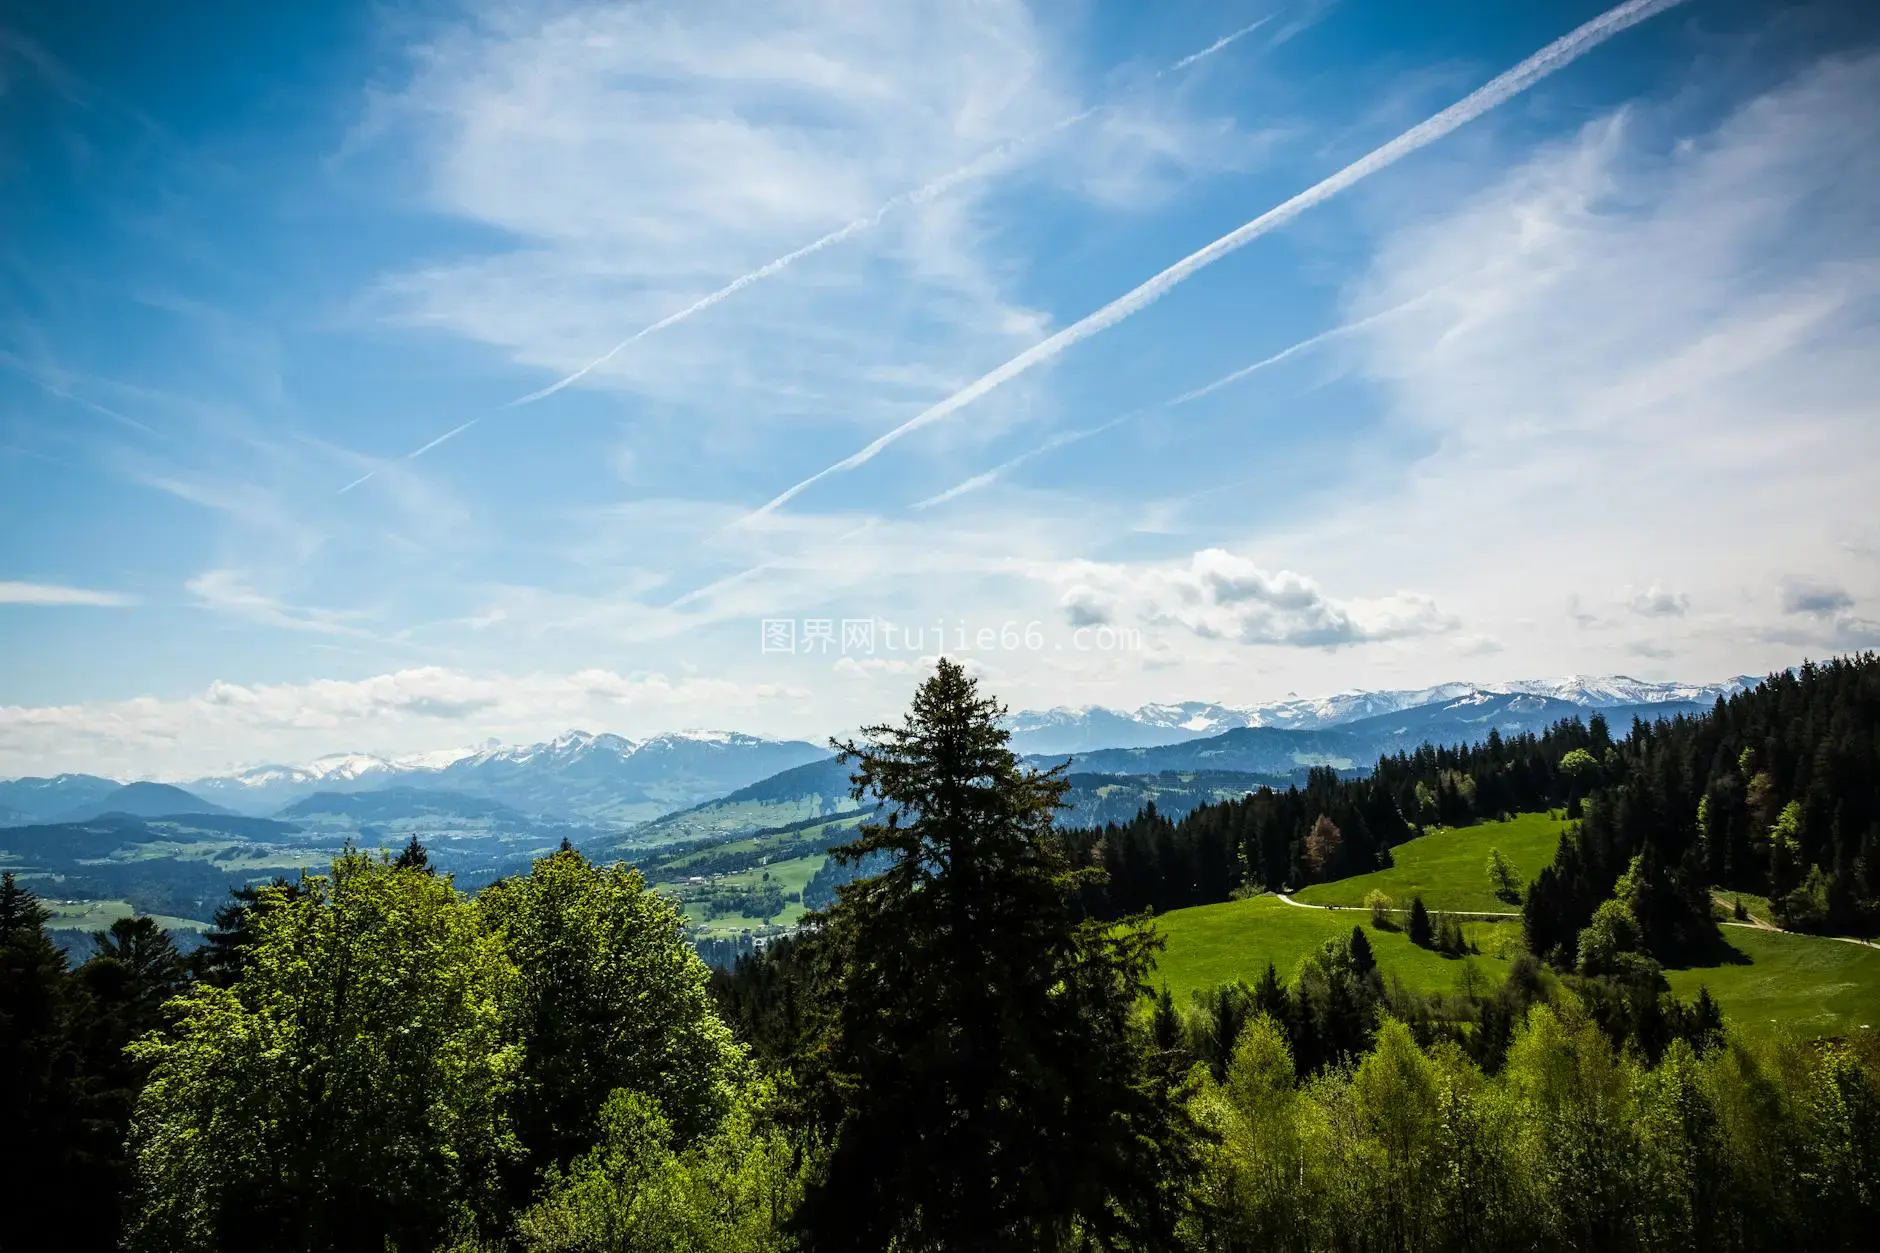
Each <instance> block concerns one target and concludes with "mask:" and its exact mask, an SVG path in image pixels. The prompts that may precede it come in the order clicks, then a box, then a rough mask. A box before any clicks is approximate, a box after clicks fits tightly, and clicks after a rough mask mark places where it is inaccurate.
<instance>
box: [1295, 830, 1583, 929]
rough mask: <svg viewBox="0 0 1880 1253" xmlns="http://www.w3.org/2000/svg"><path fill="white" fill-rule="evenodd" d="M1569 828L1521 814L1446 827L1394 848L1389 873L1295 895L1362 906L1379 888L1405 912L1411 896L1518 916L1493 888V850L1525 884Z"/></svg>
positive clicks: (1455, 909) (1438, 905) (1458, 909)
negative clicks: (1490, 873)
mask: <svg viewBox="0 0 1880 1253" xmlns="http://www.w3.org/2000/svg"><path fill="white" fill-rule="evenodd" d="M1565 828H1566V823H1565V821H1564V820H1563V819H1562V818H1561V817H1560V816H1558V815H1557V814H1519V815H1516V816H1515V817H1513V818H1510V819H1509V820H1508V821H1506V822H1479V823H1476V824H1475V825H1474V826H1471V827H1444V828H1442V829H1440V830H1436V831H1432V832H1430V833H1429V834H1428V835H1425V836H1420V837H1418V838H1417V839H1414V840H1409V841H1407V842H1405V843H1403V844H1399V845H1398V846H1397V847H1395V848H1393V849H1392V850H1391V857H1392V859H1393V860H1394V862H1395V864H1394V865H1393V866H1391V867H1390V869H1388V870H1375V871H1372V872H1371V873H1370V874H1361V875H1354V876H1353V877H1351V878H1349V879H1339V880H1337V881H1336V882H1333V883H1314V884H1312V885H1311V886H1310V887H1306V888H1302V889H1300V890H1299V891H1298V892H1296V893H1294V894H1293V897H1294V899H1295V900H1300V901H1305V902H1306V903H1308V904H1312V905H1362V904H1364V898H1365V896H1366V895H1367V894H1368V893H1370V892H1372V891H1374V890H1376V891H1382V892H1383V893H1384V894H1385V895H1386V896H1388V897H1390V898H1391V902H1392V904H1394V905H1396V906H1397V907H1398V908H1400V909H1401V908H1408V907H1409V904H1410V898H1411V897H1413V896H1421V897H1422V898H1423V903H1424V904H1425V905H1426V906H1428V907H1429V908H1431V909H1446V910H1448V911H1450V912H1451V913H1512V912H1518V911H1519V910H1520V908H1521V907H1520V906H1519V905H1518V904H1514V905H1511V904H1509V903H1508V902H1506V901H1504V900H1502V899H1501V898H1500V897H1498V896H1496V895H1495V892H1494V889H1493V887H1491V886H1490V884H1489V879H1488V850H1489V849H1491V848H1497V849H1500V850H1501V855H1502V856H1503V857H1505V858H1507V859H1508V861H1509V862H1511V863H1512V864H1513V866H1514V869H1515V875H1516V877H1517V878H1518V879H1519V880H1520V881H1521V883H1522V884H1524V885H1525V884H1527V883H1530V882H1532V881H1533V879H1534V876H1535V875H1537V874H1539V873H1540V872H1541V869H1542V867H1544V866H1547V865H1549V864H1550V863H1552V861H1553V860H1554V850H1555V849H1556V848H1558V847H1559V846H1560V833H1561V832H1562V831H1563V830H1564V829H1565Z"/></svg>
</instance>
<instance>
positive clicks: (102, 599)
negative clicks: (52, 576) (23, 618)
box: [0, 582, 138, 609]
mask: <svg viewBox="0 0 1880 1253" xmlns="http://www.w3.org/2000/svg"><path fill="white" fill-rule="evenodd" d="M137 603H138V602H137V598H136V597H135V596H129V595H126V594H124V593H122V592H101V591H97V590H95V589H93V588H88V587H66V586H63V585H61V584H57V583H9V582H0V605H50V606H56V605H90V606H96V607H101V608H114V609H115V608H123V607H125V606H128V605H135V604H137Z"/></svg>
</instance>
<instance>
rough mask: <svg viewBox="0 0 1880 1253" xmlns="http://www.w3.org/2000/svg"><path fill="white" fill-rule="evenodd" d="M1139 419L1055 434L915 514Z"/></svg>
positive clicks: (943, 494)
mask: <svg viewBox="0 0 1880 1253" xmlns="http://www.w3.org/2000/svg"><path fill="white" fill-rule="evenodd" d="M1137 416H1138V414H1135V413H1126V414H1124V415H1123V416H1122V417H1120V418H1111V419H1110V420H1109V421H1108V422H1105V423H1103V424H1102V425H1100V426H1092V427H1086V428H1085V429H1083V430H1081V431H1066V432H1065V433H1064V434H1062V435H1055V436H1053V437H1052V438H1050V439H1047V440H1046V441H1045V442H1044V443H1042V444H1040V445H1038V446H1037V447H1036V448H1033V449H1031V450H1030V451H1029V452H1022V453H1020V454H1018V456H1016V457H1014V458H1012V459H1011V460H1010V461H1007V462H1004V463H1002V464H1000V465H996V466H993V467H992V468H991V469H990V470H987V471H985V472H984V473H981V474H975V475H974V476H973V477H972V478H970V479H966V480H964V481H962V482H959V483H955V484H954V485H953V486H952V487H949V488H947V489H946V490H945V491H944V492H941V493H940V494H939V495H937V496H929V497H928V498H927V499H925V500H922V501H918V502H916V503H915V504H914V506H913V508H914V510H915V511H916V512H919V511H921V510H923V509H931V508H933V507H934V506H935V505H944V504H946V503H947V502H948V501H949V500H953V499H955V498H957V497H960V496H964V495H966V493H968V492H976V491H978V490H979V489H980V488H982V487H985V486H986V485H987V484H989V483H993V482H996V481H997V480H999V479H1002V478H1004V477H1005V476H1006V475H1007V474H1008V473H1010V472H1011V471H1013V470H1016V469H1018V467H1020V466H1022V465H1024V464H1025V463H1026V462H1027V461H1030V460H1032V459H1034V458H1037V457H1042V456H1044V455H1045V454H1046V453H1048V452H1056V451H1057V450H1058V449H1060V448H1063V447H1064V446H1065V445H1067V444H1075V443H1078V442H1079V441H1081V440H1086V439H1089V438H1090V437H1091V436H1092V435H1101V434H1103V432H1105V431H1107V430H1109V429H1110V428H1111V427H1113V426H1121V425H1122V424H1123V423H1125V422H1127V421H1129V420H1130V419H1131V418H1133V417H1137Z"/></svg>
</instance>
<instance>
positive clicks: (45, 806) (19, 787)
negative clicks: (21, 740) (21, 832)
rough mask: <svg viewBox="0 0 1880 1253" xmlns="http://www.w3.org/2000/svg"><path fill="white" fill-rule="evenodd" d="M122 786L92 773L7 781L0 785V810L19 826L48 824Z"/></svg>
mask: <svg viewBox="0 0 1880 1253" xmlns="http://www.w3.org/2000/svg"><path fill="white" fill-rule="evenodd" d="M123 786H124V785H123V784H122V783H120V782H119V781H118V780H116V779H104V778H100V777H99V776H97V775H95V774H61V775H54V776H53V777H51V778H25V779H7V780H5V781H3V782H0V809H4V810H6V811H8V812H9V813H11V814H15V815H17V816H18V817H17V823H18V824H25V823H29V822H50V821H52V820H54V819H55V818H57V817H58V816H59V815H60V814H65V813H71V812H73V811H75V810H78V809H81V808H83V807H85V806H89V805H91V804H93V803H94V802H97V801H100V800H103V799H104V798H105V797H107V796H109V795H111V793H113V792H115V791H117V790H118V789H119V788H121V787H123ZM0 817H4V815H0ZM8 825H15V821H14V820H13V819H8Z"/></svg>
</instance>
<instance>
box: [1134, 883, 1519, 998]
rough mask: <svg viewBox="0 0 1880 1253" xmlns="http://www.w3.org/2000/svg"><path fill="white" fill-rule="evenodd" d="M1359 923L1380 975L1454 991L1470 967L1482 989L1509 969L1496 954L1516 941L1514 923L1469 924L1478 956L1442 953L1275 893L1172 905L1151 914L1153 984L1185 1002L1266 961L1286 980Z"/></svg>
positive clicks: (1249, 977)
mask: <svg viewBox="0 0 1880 1253" xmlns="http://www.w3.org/2000/svg"><path fill="white" fill-rule="evenodd" d="M1361 923H1362V924H1363V925H1364V931H1365V935H1366V937H1367V938H1368V939H1369V940H1370V941H1371V947H1372V949H1373V950H1374V951H1375V952H1376V954H1377V964H1378V967H1379V968H1380V969H1381V970H1383V972H1384V977H1385V978H1386V979H1388V978H1390V977H1391V976H1392V975H1395V976H1397V977H1398V978H1400V979H1402V980H1403V981H1404V983H1405V984H1406V985H1407V986H1409V987H1412V988H1415V989H1417V990H1418V991H1422V992H1449V991H1452V990H1454V989H1455V988H1456V987H1457V986H1458V982H1459V981H1460V980H1462V979H1464V978H1465V977H1466V976H1465V973H1464V972H1465V970H1469V969H1473V970H1474V971H1475V972H1476V977H1478V978H1479V979H1480V980H1481V982H1482V986H1481V990H1486V989H1487V988H1488V987H1489V986H1491V985H1492V984H1494V983H1497V982H1500V980H1501V978H1502V976H1503V975H1504V974H1505V973H1506V972H1507V969H1508V962H1507V959H1506V957H1504V956H1503V955H1502V954H1504V953H1510V952H1512V951H1513V946H1515V945H1518V944H1519V943H1520V939H1521V928H1520V925H1519V924H1518V923H1514V922H1474V923H1469V924H1467V926H1466V928H1465V929H1466V930H1467V931H1468V933H1469V936H1470V938H1471V939H1472V940H1474V942H1475V944H1476V947H1478V948H1480V949H1481V950H1482V952H1481V955H1480V956H1477V957H1467V958H1454V957H1443V956H1441V955H1440V954H1437V953H1433V952H1430V951H1429V950H1427V949H1421V948H1418V947H1416V946H1415V945H1414V944H1412V943H1410V941H1409V940H1407V939H1405V938H1404V935H1403V933H1402V932H1401V931H1378V930H1375V929H1374V928H1372V927H1371V926H1370V925H1369V923H1368V921H1366V920H1365V919H1364V918H1363V916H1362V915H1359V914H1348V913H1335V912H1333V911H1331V910H1324V909H1305V908H1302V907H1300V906H1297V905H1288V904H1287V903H1286V902H1284V901H1282V900H1280V899H1279V898H1278V897H1276V896H1255V897H1249V898H1248V899H1246V900H1240V901H1227V902H1225V903H1223V904H1219V905H1197V906H1195V907H1194V908H1192V909H1177V910H1174V911H1172V912H1170V913H1167V914H1163V915H1162V916H1161V917H1159V918H1157V919H1156V920H1155V924H1156V928H1157V929H1158V930H1159V931H1160V932H1161V933H1162V935H1163V937H1164V938H1165V939H1166V940H1167V941H1168V947H1167V948H1166V949H1165V950H1164V951H1163V953H1162V955H1161V957H1160V959H1159V960H1158V962H1157V964H1156V970H1155V973H1154V974H1153V975H1152V976H1151V982H1153V983H1154V984H1155V985H1156V986H1157V987H1161V986H1162V985H1163V984H1167V985H1168V989H1169V991H1170V992H1171V993H1173V994H1174V996H1175V999H1176V1000H1177V1001H1185V1000H1186V999H1187V997H1188V994H1189V993H1190V992H1196V991H1200V990H1203V989H1206V988H1212V987H1215V986H1217V985H1219V984H1222V983H1231V982H1233V981H1234V980H1236V979H1239V980H1244V981H1245V982H1247V983H1252V982H1254V981H1255V980H1256V979H1258V978H1259V977H1260V975H1261V973H1262V972H1263V971H1265V969H1266V964H1267V963H1268V962H1272V963H1273V965H1274V967H1275V969H1277V970H1278V972H1279V975H1280V977H1281V978H1282V979H1290V978H1292V976H1293V975H1294V974H1295V973H1296V972H1297V971H1298V969H1299V963H1300V962H1302V961H1304V960H1305V958H1306V956H1307V954H1309V953H1311V952H1313V951H1314V950H1316V949H1317V948H1318V947H1319V946H1320V945H1322V944H1324V943H1325V941H1327V940H1331V939H1336V938H1338V937H1340V936H1348V935H1350V934H1351V928H1352V927H1353V926H1355V925H1359V924H1361Z"/></svg>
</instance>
